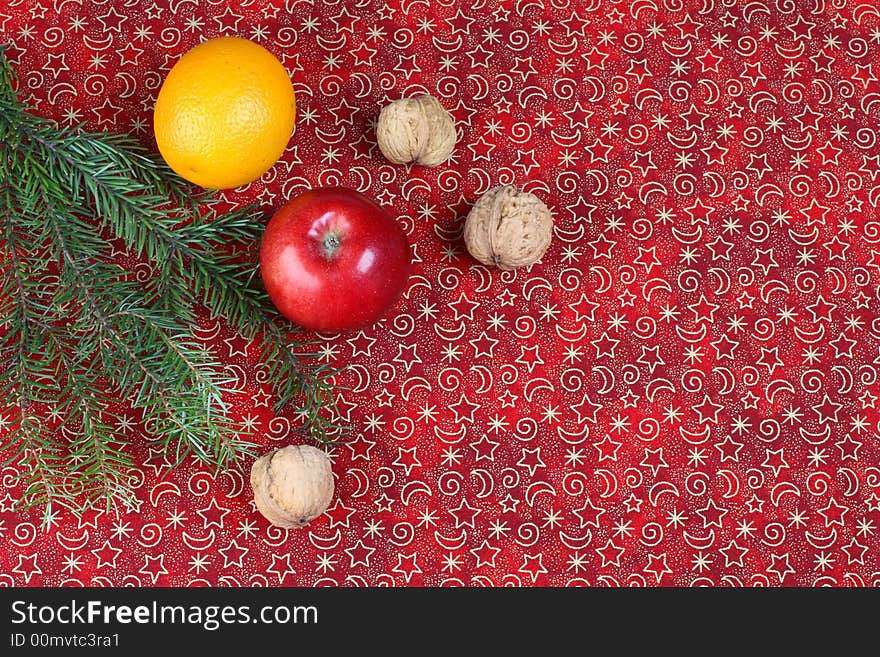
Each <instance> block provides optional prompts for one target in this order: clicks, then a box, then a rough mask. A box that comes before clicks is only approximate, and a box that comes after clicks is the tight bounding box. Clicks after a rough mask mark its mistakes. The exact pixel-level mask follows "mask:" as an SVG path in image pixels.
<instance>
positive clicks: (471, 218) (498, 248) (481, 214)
mask: <svg viewBox="0 0 880 657" xmlns="http://www.w3.org/2000/svg"><path fill="white" fill-rule="evenodd" d="M552 236H553V216H552V215H551V214H550V210H548V209H547V206H546V205H544V203H543V202H542V201H541V199H539V198H538V197H537V196H535V195H534V194H532V193H530V192H525V191H520V190H518V189H517V188H516V187H514V186H513V185H501V186H498V187H493V188H492V189H490V190H489V191H487V192H486V193H485V194H483V195H482V196H481V197H480V198H479V199H478V200H477V202H476V203H474V206H473V207H472V208H471V211H470V212H469V213H468V216H467V220H466V221H465V224H464V242H465V245H467V250H468V252H469V253H470V254H471V255H472V256H473V257H474V258H476V259H477V260H479V261H480V262H482V263H483V264H484V265H494V266H496V267H499V268H501V269H516V268H517V267H527V266H528V265H532V264H534V263H536V262H537V261H538V260H540V259H541V256H543V255H544V253H546V252H547V249H548V248H549V246H550V239H551V238H552Z"/></svg>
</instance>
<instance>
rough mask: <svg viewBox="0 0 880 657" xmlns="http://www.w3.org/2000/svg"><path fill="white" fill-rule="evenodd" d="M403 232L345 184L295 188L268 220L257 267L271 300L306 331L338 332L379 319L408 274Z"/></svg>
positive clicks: (400, 288)
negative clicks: (297, 191) (299, 190)
mask: <svg viewBox="0 0 880 657" xmlns="http://www.w3.org/2000/svg"><path fill="white" fill-rule="evenodd" d="M411 258H412V256H411V251H410V247H409V241H408V240H407V238H406V233H404V232H403V229H402V228H401V227H400V226H399V225H398V223H397V222H396V221H395V220H394V218H393V217H391V215H389V214H388V213H387V212H385V211H384V210H383V209H382V208H380V207H379V206H378V205H377V204H376V203H374V202H373V201H371V200H370V199H368V198H367V197H366V196H364V195H363V194H361V193H360V192H356V191H354V190H353V189H347V188H345V187H324V188H317V189H312V190H310V191H307V192H305V193H303V194H300V195H299V196H297V197H296V198H294V199H292V200H291V201H289V202H288V203H287V204H285V205H284V206H282V207H281V208H279V209H278V211H277V212H276V213H275V214H274V215H273V216H272V218H271V219H270V220H269V225H268V226H266V232H265V233H264V234H263V240H262V242H261V244H260V271H261V273H262V277H263V283H264V285H265V286H266V291H267V292H268V293H269V298H270V299H271V300H272V303H274V304H275V306H276V307H277V308H278V310H279V311H280V312H281V314H282V315H284V316H285V317H287V318H288V319H289V320H291V321H292V322H295V323H296V324H299V325H300V326H302V327H303V328H305V329H309V330H312V331H329V332H338V331H346V330H350V329H355V328H360V327H363V326H366V325H368V324H372V323H373V322H375V321H376V320H378V319H380V318H381V317H382V316H383V315H385V313H387V312H388V310H389V309H390V308H391V306H393V305H394V303H395V302H396V301H397V299H398V298H399V297H400V295H401V293H402V292H403V290H404V288H405V287H406V284H407V280H408V279H409V271H410V262H411Z"/></svg>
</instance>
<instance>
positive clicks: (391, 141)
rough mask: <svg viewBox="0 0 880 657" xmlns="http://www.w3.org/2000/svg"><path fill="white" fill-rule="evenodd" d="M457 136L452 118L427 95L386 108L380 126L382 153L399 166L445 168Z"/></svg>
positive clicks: (399, 101)
mask: <svg viewBox="0 0 880 657" xmlns="http://www.w3.org/2000/svg"><path fill="white" fill-rule="evenodd" d="M456 136H457V135H456V133H455V122H454V121H453V120H452V115H451V114H449V112H447V111H446V110H445V109H443V106H442V105H441V104H440V101H438V100H437V99H436V98H434V96H429V95H427V94H423V95H420V96H414V97H412V98H402V99H400V100H395V101H394V102H392V103H390V104H389V105H386V106H385V107H383V108H382V111H381V112H380V113H379V122H378V123H377V125H376V141H377V142H378V143H379V150H381V151H382V154H383V155H384V156H385V157H386V158H388V159H389V160H391V161H392V162H394V163H395V164H407V163H409V162H414V163H416V164H421V165H423V166H426V167H435V166H437V165H439V164H442V163H443V162H445V161H446V160H447V159H448V158H449V156H450V155H451V154H452V149H453V148H455V140H456Z"/></svg>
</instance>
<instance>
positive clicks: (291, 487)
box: [251, 445, 333, 529]
mask: <svg viewBox="0 0 880 657" xmlns="http://www.w3.org/2000/svg"><path fill="white" fill-rule="evenodd" d="M251 487H252V488H253V489H254V502H255V503H256V506H257V510H258V511H259V512H260V513H261V514H263V516H264V517H265V518H266V520H268V521H269V522H271V523H272V524H273V525H275V526H276V527H283V528H284V529H291V528H293V527H302V526H303V525H306V524H308V523H309V522H311V521H312V520H314V519H315V518H317V517H318V516H320V515H321V514H322V513H324V511H326V509H327V506H328V505H329V504H330V500H331V499H332V498H333V472H332V471H331V469H330V459H329V458H328V457H327V455H326V454H325V453H324V452H322V451H321V450H320V449H317V448H316V447H312V446H311V445H288V446H287V447H284V448H282V449H275V450H272V451H271V452H269V453H268V454H265V455H264V456H261V457H260V458H258V459H257V460H256V461H254V464H253V466H252V467H251Z"/></svg>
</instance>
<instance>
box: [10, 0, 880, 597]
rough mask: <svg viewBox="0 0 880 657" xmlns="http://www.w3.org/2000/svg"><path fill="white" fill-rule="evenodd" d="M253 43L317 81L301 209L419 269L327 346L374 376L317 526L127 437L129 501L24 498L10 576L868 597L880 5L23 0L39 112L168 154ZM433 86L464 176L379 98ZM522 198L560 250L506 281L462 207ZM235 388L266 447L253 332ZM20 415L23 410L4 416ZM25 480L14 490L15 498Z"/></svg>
mask: <svg viewBox="0 0 880 657" xmlns="http://www.w3.org/2000/svg"><path fill="white" fill-rule="evenodd" d="M217 35H238V36H243V37H247V38H250V39H253V40H254V41H256V42H258V43H261V44H263V45H264V46H265V47H267V48H268V49H269V50H271V51H272V52H273V53H275V54H276V55H277V56H278V57H279V58H280V60H281V61H282V62H283V64H284V65H285V66H286V67H287V69H288V70H289V72H290V73H291V76H292V78H293V81H294V85H295V89H296V94H297V104H298V115H297V121H296V129H295V133H294V135H293V138H292V139H291V142H290V145H289V147H288V149H287V150H286V152H285V153H284V155H283V158H282V160H281V161H280V162H279V163H278V164H277V165H276V166H275V167H274V168H273V169H272V170H271V171H270V172H269V173H268V174H266V175H265V176H264V177H263V178H262V179H261V180H260V181H258V182H257V183H254V184H251V185H249V186H247V187H246V188H242V189H238V190H235V191H231V192H227V193H226V197H227V198H228V199H229V200H230V201H232V202H234V203H236V204H238V203H245V202H247V201H251V200H254V199H256V200H258V201H259V202H261V203H262V204H264V205H265V206H266V207H267V208H269V209H271V208H275V207H278V206H279V205H280V204H282V203H283V202H284V201H285V199H288V198H291V197H293V196H295V195H296V194H298V193H299V192H301V191H303V190H305V189H307V188H309V187H313V186H320V185H331V184H342V185H346V186H349V187H353V188H356V189H359V190H361V191H362V192H364V193H366V194H368V195H369V196H371V197H373V198H375V199H376V200H377V201H379V202H380V203H381V204H383V205H384V207H386V208H387V209H388V210H389V211H390V212H391V213H392V214H393V216H395V217H396V218H397V220H398V221H399V222H400V223H401V224H402V225H403V226H404V227H405V229H406V231H407V233H408V235H409V238H410V240H411V243H412V245H413V251H414V255H415V264H414V272H413V275H412V278H411V281H410V286H409V288H408V290H407V292H406V294H405V297H404V298H403V299H402V300H401V301H400V303H399V304H398V305H397V306H396V307H395V308H394V310H393V311H392V313H391V314H389V315H388V316H387V317H386V318H385V319H384V320H383V321H381V322H379V323H378V324H376V325H374V326H371V327H369V328H367V329H365V330H363V331H357V332H353V333H350V334H344V335H334V336H329V335H327V336H320V339H321V342H322V344H323V347H322V350H321V354H322V356H321V357H322V359H323V360H324V361H326V362H329V363H332V364H336V365H340V366H341V365H348V364H350V365H352V369H351V370H350V371H349V373H348V375H347V378H346V379H345V381H340V382H341V383H344V384H345V385H346V386H347V388H349V389H346V390H341V391H340V392H339V398H338V401H339V414H340V416H341V417H342V418H343V419H344V420H346V421H347V422H349V423H350V424H351V426H352V427H353V433H352V435H351V440H350V442H348V443H347V444H345V445H343V446H339V447H336V448H334V449H333V450H331V455H332V458H333V461H334V472H335V474H336V475H337V488H336V491H337V492H336V496H335V499H334V501H333V503H332V504H331V506H330V509H329V510H328V512H327V513H326V514H325V515H324V516H322V517H320V518H319V519H317V520H316V521H314V522H313V523H311V524H310V525H308V526H307V527H306V528H304V529H298V530H291V531H283V530H278V529H275V528H272V527H270V526H269V524H268V523H267V522H266V521H265V520H264V519H263V518H262V516H260V515H259V514H258V513H257V512H256V511H255V509H254V506H253V502H252V492H251V489H250V485H249V483H248V479H247V473H248V470H249V466H250V462H247V463H245V464H243V467H242V468H241V469H240V470H238V471H233V472H230V473H227V474H223V475H220V476H218V477H213V476H212V475H211V474H210V472H209V471H207V470H206V469H205V468H203V467H201V466H199V465H197V464H195V463H194V462H192V461H188V462H186V463H184V464H183V465H182V466H180V467H179V468H177V469H174V470H171V471H169V467H168V466H169V463H168V461H166V459H165V458H164V456H163V454H162V453H161V452H160V451H159V450H158V449H156V448H155V447H153V446H151V440H153V437H150V436H145V435H142V434H143V432H139V431H138V430H137V425H136V421H135V419H134V418H133V416H132V421H131V422H127V421H125V420H123V422H122V424H121V425H120V426H119V432H120V436H121V437H124V438H125V439H126V440H128V441H130V442H131V448H130V449H131V450H132V452H133V453H134V454H135V455H136V458H137V461H138V463H139V464H140V467H139V470H138V472H136V473H135V477H134V480H133V481H134V485H135V487H136V490H137V495H138V502H139V504H138V507H137V508H136V509H133V510H131V511H130V512H121V513H119V514H116V513H106V512H102V511H94V512H90V513H88V514H86V515H85V516H82V517H76V516H74V515H72V514H70V513H66V512H59V513H57V514H56V515H55V517H54V523H53V524H52V526H51V527H50V528H49V529H48V530H46V529H43V528H42V527H41V526H40V515H39V512H38V511H33V512H28V513H15V512H13V511H12V504H13V502H14V500H15V499H16V495H17V492H18V491H17V490H16V489H14V488H8V489H7V490H6V491H4V492H3V493H2V494H0V542H2V544H3V549H2V550H0V570H2V574H0V582H2V583H4V584H9V585H18V586H38V585H42V586H58V585H89V586H97V585H136V586H169V585H170V586H189V585H230V586H289V585H299V586H316V585H342V586H355V585H392V586H422V585H428V586H436V585H467V586H471V585H488V586H501V585H505V586H506V585H524V586H548V585H549V586H567V585H648V586H656V585H662V586H690V585H701V584H706V585H734V586H740V585H747V586H750V585H771V586H779V585H783V586H791V585H819V584H829V585H834V586H847V585H856V586H861V585H872V584H876V583H878V582H880V543H878V531H880V528H878V523H880V463H878V459H880V444H878V419H880V418H878V396H880V384H878V364H880V349H878V345H880V320H878V318H877V309H878V307H880V294H878V277H880V224H878V223H877V221H876V220H875V212H876V206H877V202H878V198H880V180H878V174H880V144H878V143H877V142H878V134H877V130H876V128H875V121H877V119H878V117H880V78H878V76H880V68H878V70H875V68H874V67H875V65H876V63H877V61H878V53H880V11H878V10H877V9H876V8H875V7H874V6H872V5H871V4H868V3H863V2H859V1H856V2H848V1H847V0H804V1H803V2H795V1H792V0H758V1H755V2H749V3H738V2H724V1H722V0H701V1H700V2H695V3H688V2H684V1H683V0H634V1H633V2H624V1H613V0H587V1H584V2H581V1H575V0H533V1H530V0H520V1H511V0H504V1H500V2H495V1H491V0H475V2H472V3H460V4H459V3H456V2H454V1H452V0H446V1H444V2H428V1H427V0H390V1H389V2H379V1H377V0H364V1H363V2H357V3H355V2H343V1H341V0H340V1H338V2H320V1H318V0H315V1H314V2H312V1H308V0H289V1H288V2H272V3H266V2H254V1H245V2H239V3H226V2H219V1H212V0H155V1H153V0H132V1H130V2H125V3H123V2H115V1H113V0H103V1H88V2H87V1H85V0H40V1H39V2H32V1H30V0H26V1H22V0H11V1H7V2H4V3H3V4H2V6H0V38H2V41H4V42H9V43H11V44H12V47H11V49H10V50H9V51H8V54H9V56H10V57H11V59H12V61H13V64H14V66H15V68H16V70H17V72H18V75H19V77H20V79H21V81H22V83H23V85H22V86H23V88H24V92H23V94H22V95H23V96H24V97H26V98H27V99H28V100H29V101H30V102H31V103H33V104H34V106H35V107H36V110H37V111H38V112H39V113H41V114H43V115H45V116H51V117H53V118H56V119H57V120H58V121H59V122H60V123H61V124H70V123H76V122H83V123H85V124H86V125H87V126H88V127H89V128H90V129H103V130H113V131H125V132H129V133H131V134H133V135H136V136H137V137H138V138H140V139H142V140H143V142H144V143H145V144H148V145H154V141H153V136H152V129H151V126H152V107H153V104H154V102H155V98H156V94H157V92H158V89H159V86H160V84H161V82H162V80H163V78H164V75H165V74H166V73H167V71H168V70H169V69H170V67H171V66H172V65H173V64H174V62H175V61H176V60H177V59H178V58H179V57H180V56H181V55H182V54H183V53H184V52H186V51H187V50H188V49H189V48H191V47H192V46H194V45H196V44H198V43H199V42H200V41H202V40H204V39H207V38H211V37H214V36H217ZM421 92H428V93H431V94H434V95H435V96H437V97H438V98H439V99H440V101H441V102H442V103H443V105H444V106H445V107H447V108H448V109H449V110H450V111H451V112H452V114H453V115H454V117H455V119H456V123H457V126H458V129H459V133H460V139H459V143H458V146H457V148H456V150H455V153H454V156H453V157H452V159H451V160H450V161H449V162H447V163H446V164H445V165H443V166H440V167H437V168H433V169H427V168H422V167H412V168H407V167H405V166H397V165H392V164H390V163H389V162H388V161H386V160H385V159H384V158H383V157H382V155H381V153H380V152H379V150H378V148H377V147H376V144H375V130H374V127H375V119H376V116H377V114H378V110H379V108H380V107H381V106H382V105H383V104H385V103H387V102H388V101H389V100H393V99H396V98H399V97H402V96H406V95H411V94H416V93H421ZM502 183H513V184H515V185H517V186H520V187H523V188H525V189H527V190H529V191H531V192H533V193H534V194H536V195H538V196H539V197H540V198H541V199H542V200H544V201H545V202H546V204H547V205H548V207H550V209H551V211H552V213H553V216H554V220H555V232H554V239H553V243H552V245H551V248H550V250H549V252H548V253H547V254H546V255H545V257H544V258H543V259H542V261H541V262H540V263H539V264H537V265H534V266H533V267H531V268H529V269H523V270H518V271H515V272H507V273H503V272H501V271H499V270H492V269H489V268H486V267H483V266H480V265H479V264H478V263H477V262H476V261H474V260H473V259H471V258H470V257H469V255H468V254H467V251H466V249H465V247H464V244H463V241H462V238H461V230H462V225H463V221H464V218H465V217H466V215H467V212H468V210H469V207H470V205H471V204H472V203H473V202H474V200H475V199H476V198H478V197H479V195H480V194H481V193H483V192H485V191H486V190H487V189H489V188H490V187H492V186H494V185H497V184H502ZM198 337H199V338H200V339H202V340H204V341H205V343H206V344H209V345H210V346H211V348H212V349H213V350H215V353H216V354H218V356H219V357H221V358H222V359H223V361H224V362H225V363H226V364H227V365H226V366H227V367H228V369H229V371H230V372H232V373H234V374H235V375H236V377H238V380H239V384H240V386H241V387H242V388H243V389H244V390H246V391H247V392H246V394H241V395H237V396H235V397H234V398H232V399H230V403H232V404H234V405H235V409H236V413H238V414H239V415H240V417H241V418H242V419H245V420H246V421H247V422H248V423H250V425H251V426H252V427H253V429H254V430H255V432H256V440H257V441H258V442H259V443H260V445H261V449H262V450H268V449H270V448H271V447H276V446H281V445H285V444H289V443H296V442H300V441H301V440H302V438H301V437H300V436H299V435H298V434H297V433H296V431H295V424H296V423H295V422H294V421H293V418H294V417H295V414H294V412H293V411H289V412H286V413H283V414H279V415H275V414H273V412H272V410H271V409H272V401H273V400H272V396H271V394H270V388H269V387H268V386H267V385H265V382H264V381H263V380H262V378H261V377H260V372H261V369H260V363H259V362H258V361H257V358H256V353H255V352H256V349H255V348H254V346H253V345H249V344H246V343H245V342H243V341H242V340H241V339H240V338H238V337H237V336H235V335H232V334H230V333H229V331H228V329H227V328H226V327H225V326H223V325H221V324H220V323H216V322H215V323H212V324H206V326H205V330H204V332H203V333H200V334H199V336H198ZM3 418H4V422H3V426H7V425H8V421H9V419H10V415H9V414H8V413H7V414H5V415H4V416H3ZM13 467H14V466H10V467H9V468H7V470H6V471H4V473H3V475H4V478H5V480H6V481H7V482H8V481H10V480H11V478H10V477H9V475H11V474H12V471H11V468H13Z"/></svg>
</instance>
